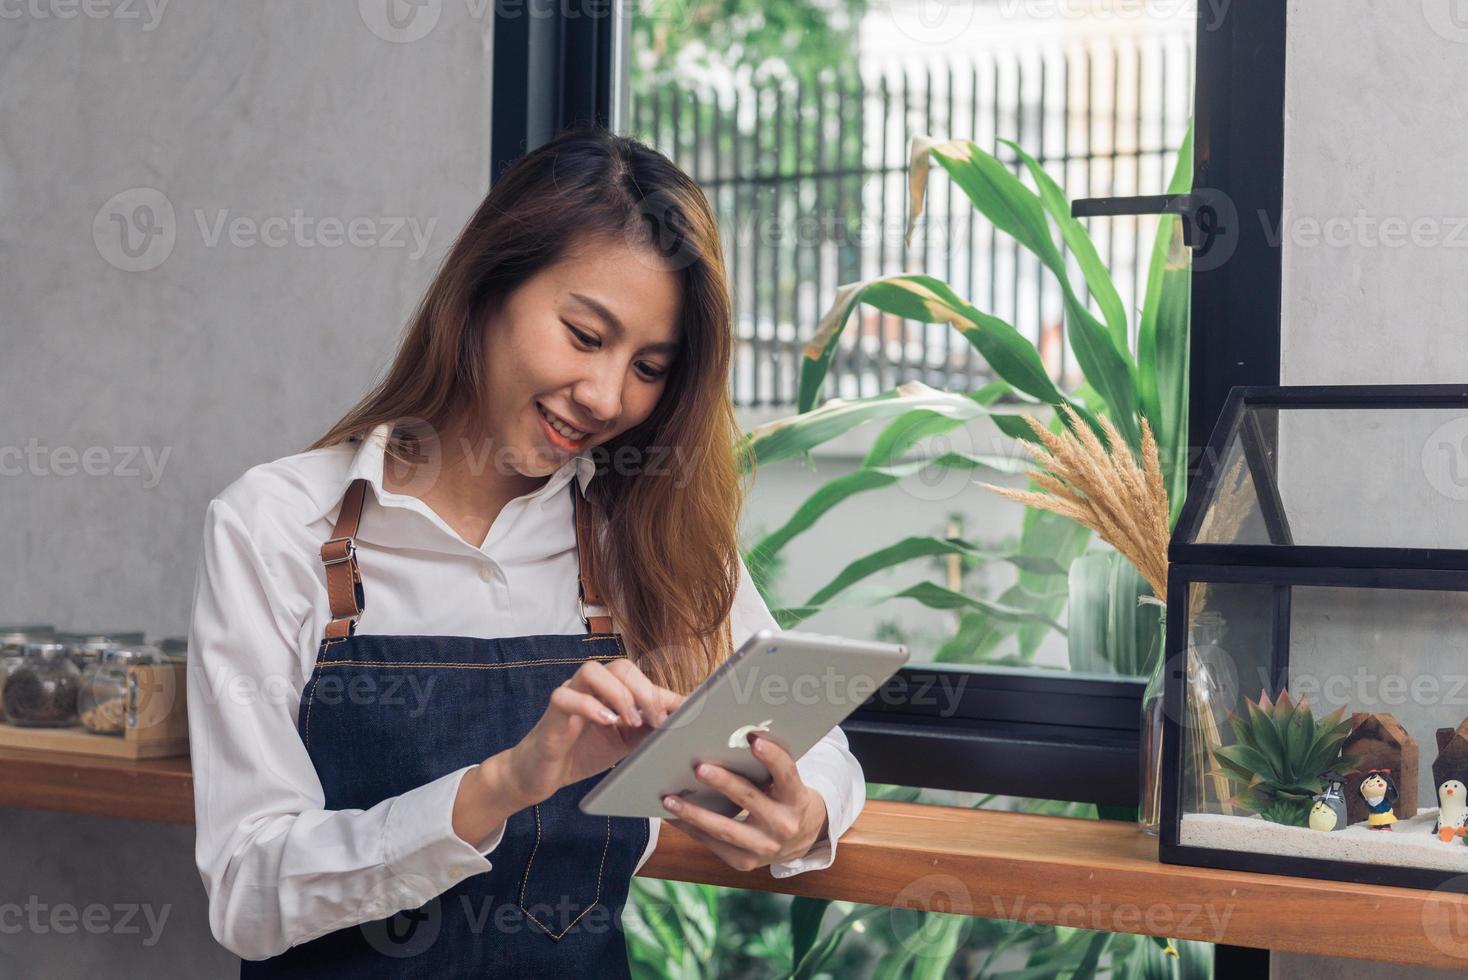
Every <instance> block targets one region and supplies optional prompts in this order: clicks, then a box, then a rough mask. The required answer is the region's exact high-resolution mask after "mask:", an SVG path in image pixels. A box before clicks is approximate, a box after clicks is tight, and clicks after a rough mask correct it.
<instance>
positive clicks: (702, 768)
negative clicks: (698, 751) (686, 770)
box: [693, 764, 713, 779]
mask: <svg viewBox="0 0 1468 980" xmlns="http://www.w3.org/2000/svg"><path fill="white" fill-rule="evenodd" d="M693 771H694V772H695V773H697V774H698V775H700V776H702V777H703V778H705V779H707V778H708V777H709V774H710V773H712V772H713V770H712V769H710V768H709V767H708V766H706V765H702V764H700V765H697V766H695V767H694V768H693Z"/></svg>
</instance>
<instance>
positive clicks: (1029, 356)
mask: <svg viewBox="0 0 1468 980" xmlns="http://www.w3.org/2000/svg"><path fill="white" fill-rule="evenodd" d="M858 303H868V304H870V305H871V306H873V307H875V308H876V309H879V310H881V311H883V312H885V313H891V314H893V315H895V316H899V317H902V318H903V319H907V320H917V321H919V322H922V323H948V324H951V325H952V326H953V328H954V329H956V330H958V331H959V332H960V333H961V334H963V336H964V338H965V339H966V340H968V342H969V343H970V344H971V345H972V346H973V347H974V349H975V350H977V351H978V352H979V353H980V354H981V355H982V356H983V357H984V360H986V361H988V362H989V366H990V367H992V368H993V369H994V373H995V374H996V375H997V376H998V377H999V378H1001V379H1002V380H1004V381H1006V382H1008V383H1009V384H1010V385H1012V386H1014V388H1015V389H1016V390H1017V391H1021V392H1024V393H1025V394H1027V395H1030V396H1031V397H1033V398H1037V399H1039V400H1040V401H1043V402H1047V403H1049V404H1052V405H1054V404H1058V403H1059V402H1061V401H1062V400H1063V399H1062V396H1061V394H1060V392H1059V390H1057V389H1056V387H1055V383H1054V382H1053V381H1051V380H1050V374H1049V372H1047V371H1046V370H1045V365H1044V363H1043V362H1042V361H1041V360H1040V352H1039V351H1037V350H1036V349H1035V345H1034V344H1032V343H1030V342H1029V341H1028V340H1026V339H1025V338H1024V337H1023V336H1021V335H1020V333H1019V331H1018V330H1016V329H1014V327H1012V326H1010V325H1009V324H1008V323H1006V322H1005V321H1003V320H1001V319H1000V318H999V317H996V316H992V315H990V314H988V313H984V312H983V311H981V310H979V309H977V308H976V307H974V306H972V305H971V304H969V303H967V302H965V301H964V300H962V299H961V298H960V297H959V296H958V295H957V294H956V293H954V291H953V289H952V287H950V286H949V285H948V284H947V283H945V282H943V281H942V280H940V279H935V278H933V277H932V276H925V275H917V274H906V275H894V276H882V277H879V278H877V279H869V280H866V281H865V282H851V283H846V284H844V285H842V286H839V287H837V290H836V299H835V302H833V303H832V305H831V307H830V308H829V309H828V310H827V311H826V312H825V313H824V314H823V315H822V316H821V320H820V322H819V323H818V324H817V326H816V333H815V336H813V337H812V338H811V339H810V340H809V341H808V342H807V343H806V345H805V351H804V356H803V357H802V358H801V366H800V391H799V395H798V398H797V407H798V409H799V410H800V411H801V412H806V411H809V410H810V409H811V407H812V406H814V405H815V400H816V395H817V394H818V393H819V391H820V386H821V383H822V382H823V381H824V380H825V377H826V372H827V370H828V368H829V366H830V362H831V357H832V356H833V355H834V354H835V351H836V343H837V340H838V339H839V337H840V335H841V331H842V330H843V329H845V326H846V321H847V320H848V319H849V318H850V316H851V312H852V310H854V309H855V308H856V306H857V304H858Z"/></svg>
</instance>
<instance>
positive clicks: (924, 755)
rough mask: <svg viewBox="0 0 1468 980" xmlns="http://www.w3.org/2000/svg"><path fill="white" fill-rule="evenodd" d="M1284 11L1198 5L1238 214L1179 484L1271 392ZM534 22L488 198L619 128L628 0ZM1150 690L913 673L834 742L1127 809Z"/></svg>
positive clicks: (1197, 344) (887, 762)
mask: <svg viewBox="0 0 1468 980" xmlns="http://www.w3.org/2000/svg"><path fill="white" fill-rule="evenodd" d="M1285 6H1286V5H1285V4H1283V3H1280V2H1279V0H1233V3H1231V4H1230V5H1229V6H1228V7H1227V8H1226V11H1225V13H1224V14H1223V16H1222V17H1221V18H1219V19H1217V20H1216V21H1215V20H1214V18H1216V17H1218V15H1217V14H1216V12H1214V11H1213V10H1212V9H1211V8H1212V5H1209V4H1204V3H1200V4H1199V8H1200V10H1199V21H1198V29H1197V49H1196V58H1197V65H1196V79H1197V82H1196V85H1195V104H1194V173H1195V180H1194V186H1195V188H1199V189H1201V188H1210V189H1212V190H1213V191H1216V192H1218V193H1219V194H1221V195H1222V196H1223V199H1224V200H1226V201H1228V202H1230V204H1231V205H1232V209H1231V210H1232V213H1231V214H1229V215H1228V216H1227V220H1226V221H1225V222H1224V227H1222V228H1218V229H1215V230H1216V232H1217V234H1218V240H1217V241H1216V242H1215V244H1214V246H1213V247H1215V248H1217V247H1223V248H1227V249H1229V254H1228V257H1227V258H1226V260H1224V261H1222V262H1221V263H1215V262H1209V263H1197V265H1196V266H1195V269H1194V272H1193V276H1192V322H1191V328H1190V334H1191V362H1190V368H1189V375H1190V378H1189V380H1190V404H1189V412H1188V432H1189V445H1190V454H1191V463H1190V469H1191V468H1194V467H1196V464H1197V461H1198V459H1199V458H1200V456H1201V455H1202V452H1201V450H1202V446H1203V445H1204V443H1205V442H1206V440H1207V437H1208V435H1209V433H1210V432H1211V430H1212V428H1213V424H1214V421H1215V420H1216V419H1217V418H1218V416H1219V413H1220V411H1221V410H1222V408H1223V404H1224V401H1225V399H1226V398H1227V396H1228V392H1229V391H1230V389H1232V388H1233V387H1234V386H1236V385H1273V384H1277V383H1278V382H1279V378H1280V374H1279V358H1280V298H1281V265H1280V258H1281V250H1280V248H1279V244H1278V242H1277V241H1276V242H1271V241H1270V240H1269V234H1268V230H1269V229H1270V228H1273V227H1278V223H1279V217H1280V210H1281V206H1282V199H1283V185H1284V85H1285ZM527 9H528V8H526V7H521V6H512V5H500V6H497V8H496V17H495V25H494V64H493V80H494V82H493V84H494V89H493V93H492V102H493V107H492V112H493V116H492V123H491V130H492V136H491V139H492V147H491V180H493V178H494V175H497V174H498V173H500V172H501V171H502V170H503V168H504V166H505V165H506V164H508V163H509V162H510V161H511V160H513V159H515V158H516V157H518V156H520V155H521V154H523V153H525V152H527V151H528V150H529V149H530V148H532V147H535V146H538V145H540V144H541V143H543V142H545V141H546V140H547V139H549V138H550V136H551V135H552V134H554V133H555V132H556V131H558V130H559V129H561V128H564V127H567V126H571V125H576V124H579V123H586V122H593V123H597V124H600V125H603V126H606V127H608V128H611V129H614V130H615V129H618V128H619V127H620V126H621V125H622V120H623V119H624V118H625V114H626V113H625V107H626V105H627V95H626V93H627V88H626V79H627V72H626V63H627V37H628V35H629V31H628V26H629V24H630V20H629V18H630V16H631V11H630V7H629V6H628V4H627V3H626V2H625V0H606V2H605V4H604V5H603V6H601V7H598V6H596V5H593V6H592V7H590V8H587V7H583V8H581V9H577V10H570V9H569V8H566V7H564V6H562V7H559V8H555V9H554V10H553V9H551V8H545V9H542V10H538V11H537V12H536V15H535V16H533V17H532V16H529V15H528V13H527V12H526V11H527ZM588 11H592V13H591V14H590V15H588ZM568 13H569V14H571V15H573V16H568ZM1161 190H1162V188H1158V189H1157V191H1158V192H1160V191H1161ZM1230 225H1231V226H1232V227H1229V226H1230ZM953 675H960V677H959V679H958V680H955V678H954V676H953ZM945 683H946V684H947V685H948V687H947V688H945V687H944V686H943V685H944V684H945ZM955 685H958V686H960V687H961V696H960V697H959V698H958V699H957V701H956V704H957V707H956V710H953V711H946V710H945V703H946V702H947V697H946V696H944V695H943V692H944V691H945V690H950V691H951V690H952V689H953V688H954V686H955ZM1144 686H1145V682H1144V681H1143V680H1141V679H1137V678H1128V677H1116V676H1110V675H1102V674H1080V673H1072V672H1065V671H1044V670H1038V669H1036V670H1015V669H1012V668H983V667H979V668H972V667H963V668H955V667H945V666H944V665H940V664H918V665H915V666H910V667H906V668H904V669H903V670H902V671H900V672H899V674H898V675H897V676H896V677H894V678H893V679H892V681H891V682H889V683H888V684H887V685H886V686H885V687H884V688H883V689H882V690H881V691H879V692H877V694H875V695H874V696H873V697H872V698H871V699H870V700H869V701H868V702H867V704H865V705H864V706H863V707H862V708H860V709H858V710H857V711H856V712H854V713H853V714H852V715H851V716H850V717H849V718H848V719H847V720H846V721H845V722H843V723H842V726H841V727H842V729H843V730H844V731H845V732H846V735H847V737H848V740H849V741H850V743H851V747H852V751H853V752H854V753H855V754H856V755H857V757H858V758H859V759H860V760H861V762H862V766H863V768H864V770H865V771H866V775H867V778H868V779H869V780H871V781H872V782H878V783H893V784H902V785H907V786H920V787H924V788H929V789H939V790H956V791H964V792H982V793H997V794H1002V795H1006V796H1023V797H1035V798H1040V799H1051V800H1066V801H1073V802H1079V803H1094V804H1097V805H1100V806H1135V805H1136V803H1137V797H1138V776H1139V772H1138V769H1139V767H1138V763H1137V756H1138V751H1139V748H1138V744H1139V734H1140V732H1139V721H1138V719H1139V718H1140V712H1141V698H1142V691H1143V688H1144Z"/></svg>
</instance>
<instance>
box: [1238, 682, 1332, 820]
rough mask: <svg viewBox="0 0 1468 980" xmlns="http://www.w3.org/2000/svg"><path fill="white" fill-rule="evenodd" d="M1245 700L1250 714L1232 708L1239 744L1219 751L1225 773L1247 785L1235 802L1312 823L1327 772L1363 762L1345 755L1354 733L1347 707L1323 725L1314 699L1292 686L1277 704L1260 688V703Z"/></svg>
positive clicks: (1273, 817)
mask: <svg viewBox="0 0 1468 980" xmlns="http://www.w3.org/2000/svg"><path fill="white" fill-rule="evenodd" d="M1244 704H1245V706H1246V708H1247V715H1240V714H1239V713H1238V712H1236V711H1230V712H1229V718H1228V721H1229V726H1230V727H1231V728H1232V729H1233V733H1234V739H1235V742H1234V744H1233V745H1225V746H1222V747H1220V748H1216V749H1214V750H1213V755H1214V757H1215V758H1216V759H1217V760H1218V762H1219V765H1221V766H1222V767H1223V769H1224V771H1225V773H1226V774H1227V775H1228V776H1230V777H1231V778H1233V779H1234V780H1236V781H1237V782H1239V783H1242V784H1243V788H1242V789H1241V790H1239V792H1238V793H1236V794H1235V795H1234V796H1233V798H1232V799H1231V800H1229V802H1230V803H1233V804H1235V805H1236V806H1239V807H1242V808H1243V809H1245V810H1248V811H1250V812H1252V813H1257V814H1259V815H1260V816H1261V817H1263V818H1264V819H1265V820H1271V821H1273V822H1274V823H1282V824H1289V825H1290V826H1292V827H1306V826H1309V816H1310V801H1311V797H1313V796H1315V794H1317V793H1320V792H1322V791H1323V790H1324V789H1325V783H1324V782H1323V781H1322V780H1321V778H1320V777H1321V774H1322V773H1324V772H1325V771H1326V770H1328V769H1331V768H1337V769H1340V770H1341V771H1343V772H1344V771H1348V770H1351V769H1354V768H1356V767H1357V766H1358V765H1359V764H1360V762H1361V760H1360V758H1358V757H1356V756H1344V757H1342V756H1341V754H1340V751H1341V743H1342V742H1344V741H1345V740H1346V737H1347V736H1348V735H1350V733H1351V721H1350V719H1349V718H1346V717H1345V713H1346V708H1345V705H1341V706H1340V707H1339V708H1337V709H1336V710H1335V711H1332V712H1331V713H1330V714H1328V715H1326V716H1325V718H1323V719H1322V720H1321V721H1320V722H1318V723H1317V722H1316V720H1315V713H1314V712H1313V711H1311V710H1310V699H1309V698H1301V699H1300V700H1299V702H1298V703H1297V702H1295V701H1293V700H1292V699H1291V698H1290V692H1289V691H1288V690H1281V691H1280V693H1279V697H1278V698H1277V699H1276V700H1275V701H1274V702H1273V703H1270V700H1269V695H1268V694H1267V693H1266V692H1264V691H1260V692H1259V701H1258V702H1257V703H1256V702H1254V701H1251V700H1249V699H1247V698H1245V699H1244Z"/></svg>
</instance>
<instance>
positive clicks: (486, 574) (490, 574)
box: [479, 565, 494, 582]
mask: <svg viewBox="0 0 1468 980" xmlns="http://www.w3.org/2000/svg"><path fill="white" fill-rule="evenodd" d="M479 577H480V578H481V579H483V580H484V581H486V582H493V581H494V566H493V565H480V566H479Z"/></svg>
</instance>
